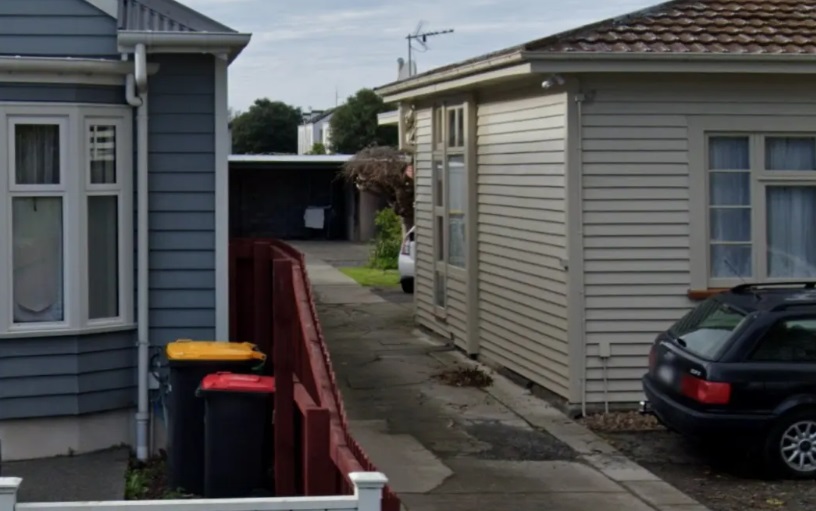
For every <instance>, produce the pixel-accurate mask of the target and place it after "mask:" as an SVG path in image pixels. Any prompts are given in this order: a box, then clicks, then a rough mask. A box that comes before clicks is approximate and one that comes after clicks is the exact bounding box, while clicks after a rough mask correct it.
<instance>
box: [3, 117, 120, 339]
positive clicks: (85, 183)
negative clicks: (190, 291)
mask: <svg viewBox="0 0 816 511" xmlns="http://www.w3.org/2000/svg"><path fill="white" fill-rule="evenodd" d="M16 124H58V125H59V126H60V163H61V164H60V184H59V185H18V184H16V182H15V181H14V180H15V177H16V176H15V171H14V161H15V160H14V158H15V155H14V130H13V125H16ZM91 124H100V125H113V126H116V131H117V133H116V159H117V162H116V171H117V184H116V185H91V183H90V158H89V153H90V146H89V143H90V137H89V136H88V131H87V130H88V129H89V126H90V125H91ZM132 140H133V134H132V113H131V109H130V108H128V107H127V106H118V105H116V106H114V105H111V106H105V105H77V104H70V105H69V104H60V103H53V104H43V103H0V154H5V155H7V156H6V157H5V158H0V161H2V162H3V164H4V166H5V168H6V170H5V171H6V172H7V174H8V176H9V178H8V179H0V239H7V240H11V235H12V232H11V230H12V218H11V212H12V209H11V208H12V205H11V204H12V198H13V197H14V196H31V195H42V196H60V197H62V199H63V217H62V222H63V234H62V235H63V242H62V247H63V293H64V297H63V321H60V322H48V323H45V322H42V323H14V321H13V317H14V316H13V294H12V293H13V292H12V282H13V262H12V253H13V246H12V243H5V244H0V338H9V337H10V338H17V337H33V336H50V335H70V334H75V333H83V332H88V333H93V332H103V331H111V330H119V329H130V328H133V327H134V319H133V315H134V311H133V293H134V289H133V269H134V268H133V250H134V246H133V168H132V164H133V158H132V144H133V142H132ZM98 194H103V195H114V194H115V195H117V196H118V197H119V200H118V208H119V218H118V222H119V225H118V250H119V253H118V256H119V258H118V259H119V260H118V272H119V290H118V292H119V316H118V317H116V318H105V319H100V320H89V319H88V310H89V307H88V281H87V275H88V251H87V247H88V243H87V242H88V238H87V236H88V232H87V231H88V216H87V214H88V212H87V203H88V197H89V196H93V195H98Z"/></svg>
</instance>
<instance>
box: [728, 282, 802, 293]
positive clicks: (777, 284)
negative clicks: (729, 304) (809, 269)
mask: <svg viewBox="0 0 816 511" xmlns="http://www.w3.org/2000/svg"><path fill="white" fill-rule="evenodd" d="M793 286H802V287H803V288H804V289H816V280H803V281H799V282H755V283H751V284H748V283H746V284H740V285H738V286H734V287H732V288H731V292H732V293H742V292H743V291H748V290H750V289H756V288H761V287H793Z"/></svg>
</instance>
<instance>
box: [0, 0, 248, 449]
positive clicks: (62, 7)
mask: <svg viewBox="0 0 816 511" xmlns="http://www.w3.org/2000/svg"><path fill="white" fill-rule="evenodd" d="M249 40H250V35H249V34H241V33H238V32H236V31H234V30H232V29H230V28H229V27H226V26H224V25H222V24H220V23H218V22H216V21H213V20H211V19H209V18H207V17H205V16H203V15H202V14H200V13H197V12H195V11H193V10H191V9H189V8H187V7H185V6H184V5H182V4H180V3H178V2H176V1H174V0H2V1H0V441H2V446H3V458H4V459H23V458H35V457H43V456H52V455H58V454H65V453H67V452H69V451H74V452H83V451H90V450H95V449H100V448H106V447H109V446H112V445H117V444H121V443H126V444H129V445H132V446H134V448H135V449H136V450H137V453H138V454H139V456H140V457H144V456H146V455H147V452H148V446H149V445H150V436H149V434H150V424H151V419H152V418H151V415H150V414H151V410H150V406H149V392H150V382H149V379H148V374H149V372H148V365H149V360H150V357H151V356H152V354H153V353H154V352H155V350H158V349H160V348H161V347H162V346H164V345H165V344H166V343H167V342H170V341H173V340H175V339H177V338H194V339H219V340H220V339H224V340H226V339H227V336H228V332H229V325H228V321H229V313H228V303H227V300H228V289H227V288H228V285H229V278H228V261H227V250H228V207H229V205H228V202H229V201H228V196H229V194H228V155H229V150H230V147H229V145H230V144H229V134H228V114H227V69H228V66H229V64H230V63H231V62H232V61H233V60H234V59H235V58H236V57H237V56H238V54H239V53H240V52H241V50H243V48H244V47H245V46H246V45H247V44H248V43H249Z"/></svg>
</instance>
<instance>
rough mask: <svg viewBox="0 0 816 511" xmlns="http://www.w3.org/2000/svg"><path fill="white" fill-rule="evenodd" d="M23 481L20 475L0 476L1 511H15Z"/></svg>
mask: <svg viewBox="0 0 816 511" xmlns="http://www.w3.org/2000/svg"><path fill="white" fill-rule="evenodd" d="M22 482H23V480H22V479H20V478H19V477H0V511H14V506H16V505H17V489H18V488H19V487H20V483H22Z"/></svg>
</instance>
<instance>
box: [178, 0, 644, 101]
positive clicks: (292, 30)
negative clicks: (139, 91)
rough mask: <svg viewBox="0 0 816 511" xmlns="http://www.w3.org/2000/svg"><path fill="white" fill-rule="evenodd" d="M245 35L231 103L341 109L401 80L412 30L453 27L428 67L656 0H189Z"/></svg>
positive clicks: (425, 60)
mask: <svg viewBox="0 0 816 511" xmlns="http://www.w3.org/2000/svg"><path fill="white" fill-rule="evenodd" d="M181 1H182V2H183V3H185V4H186V5H188V6H190V7H192V8H194V9H197V10H199V11H201V12H202V13H204V14H206V15H207V16H210V17H212V18H213V19H216V20H218V21H219V22H221V23H224V24H225V25H227V26H230V27H232V28H234V29H236V30H238V31H241V32H251V33H252V34H253V38H252V41H251V43H250V45H249V47H248V48H247V49H246V50H244V52H243V53H242V54H241V56H240V57H239V58H238V60H237V61H236V62H234V63H233V64H232V66H231V67H230V103H231V106H232V107H234V108H239V109H244V108H246V107H247V106H248V105H251V104H252V103H253V102H254V100H255V99H256V98H258V97H269V98H273V99H279V100H282V101H286V102H288V103H291V104H294V105H296V106H309V105H312V106H314V107H315V108H320V107H326V106H333V105H334V104H335V91H336V90H337V91H339V94H340V97H341V98H342V97H346V96H349V95H351V94H353V93H354V92H355V91H356V90H358V89H360V88H362V87H375V86H378V85H382V84H384V83H388V82H391V81H393V80H394V79H395V78H396V76H397V64H396V61H397V58H398V57H402V58H406V56H407V46H406V45H407V43H406V40H405V36H406V35H407V34H408V33H411V32H413V30H414V29H415V28H416V26H417V23H418V22H419V21H420V19H419V18H420V16H421V19H422V20H423V21H424V24H423V27H424V30H440V29H447V28H452V29H454V33H453V34H450V35H443V36H439V37H434V38H430V39H429V40H428V50H427V51H424V52H423V51H422V50H421V49H420V50H418V51H417V52H416V53H415V58H416V60H417V62H418V67H419V69H420V71H423V70H428V69H431V68H433V67H437V66H441V65H445V64H449V63H452V62H457V61H460V60H464V59H467V58H471V57H475V56H478V55H480V54H484V53H488V52H491V51H495V50H499V49H502V48H505V47H510V46H514V45H517V44H520V43H523V42H526V41H529V40H533V39H538V38H540V37H543V36H546V35H550V34H553V33H557V32H560V31H563V30H566V29H569V28H576V27H578V26H580V25H583V24H586V23H589V22H593V21H597V20H600V19H603V18H606V17H611V16H617V15H621V14H623V13H626V12H629V11H633V10H637V9H641V8H643V7H646V6H648V5H650V4H653V3H654V2H655V1H656V0H581V1H580V2H565V1H564V0H537V1H535V2H531V1H530V0H469V1H468V2H467V3H466V6H465V4H463V3H462V2H461V0H413V1H411V2H395V1H394V0H390V1H388V2H383V1H380V0H181Z"/></svg>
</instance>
